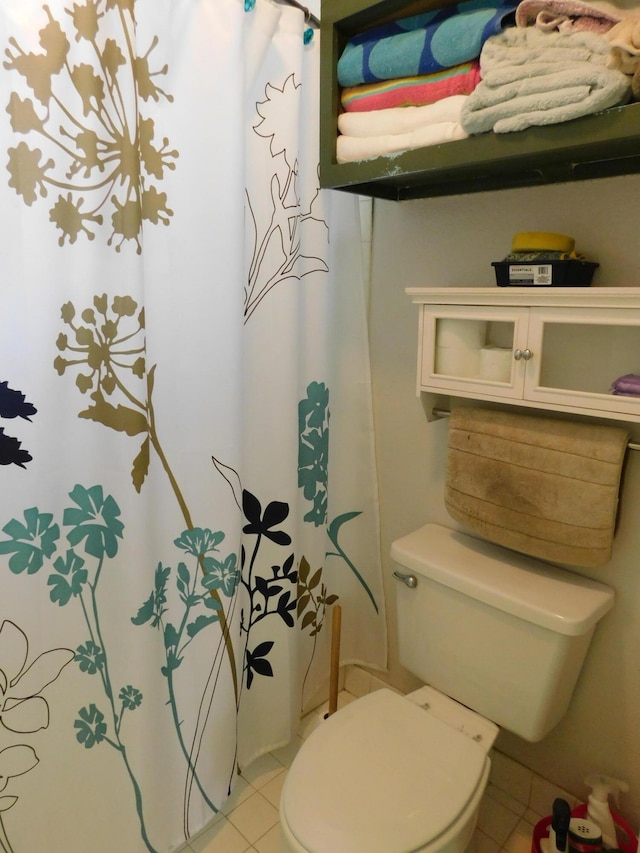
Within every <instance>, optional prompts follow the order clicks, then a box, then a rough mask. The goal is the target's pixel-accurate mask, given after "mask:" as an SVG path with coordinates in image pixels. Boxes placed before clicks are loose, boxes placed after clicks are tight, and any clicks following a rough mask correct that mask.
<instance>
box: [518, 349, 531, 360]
mask: <svg viewBox="0 0 640 853" xmlns="http://www.w3.org/2000/svg"><path fill="white" fill-rule="evenodd" d="M513 357H514V358H515V360H516V361H520V359H521V358H523V359H524V360H525V361H529V359H530V358H533V353H532V352H531V350H530V349H514V351H513Z"/></svg>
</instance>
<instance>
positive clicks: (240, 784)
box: [222, 776, 255, 815]
mask: <svg viewBox="0 0 640 853" xmlns="http://www.w3.org/2000/svg"><path fill="white" fill-rule="evenodd" d="M254 792H255V788H254V787H253V786H252V785H250V784H249V783H248V782H247V780H246V779H244V778H243V777H242V776H238V778H237V779H236V781H235V784H234V786H233V791H232V792H231V796H230V797H229V799H228V800H227V801H226V803H225V804H224V805H223V807H222V813H223V814H224V815H228V814H229V812H231V811H233V809H235V807H236V806H239V805H240V803H242V802H243V801H244V800H246V799H247V797H250V796H251V794H253V793H254Z"/></svg>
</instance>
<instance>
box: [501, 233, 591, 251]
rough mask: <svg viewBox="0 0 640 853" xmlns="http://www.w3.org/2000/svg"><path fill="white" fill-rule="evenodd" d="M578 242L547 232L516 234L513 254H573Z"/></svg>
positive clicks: (512, 247)
mask: <svg viewBox="0 0 640 853" xmlns="http://www.w3.org/2000/svg"><path fill="white" fill-rule="evenodd" d="M575 245H576V241H575V240H574V239H573V237H567V235H566V234H549V233H546V232H545V231H521V232H520V233H519V234H514V236H513V241H512V243H511V251H512V252H544V251H547V252H573V250H574V248H575Z"/></svg>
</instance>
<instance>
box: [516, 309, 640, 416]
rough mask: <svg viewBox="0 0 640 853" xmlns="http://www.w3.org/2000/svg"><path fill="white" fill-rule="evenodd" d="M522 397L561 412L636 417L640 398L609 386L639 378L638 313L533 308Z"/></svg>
mask: <svg viewBox="0 0 640 853" xmlns="http://www.w3.org/2000/svg"><path fill="white" fill-rule="evenodd" d="M528 346H529V349H530V352H531V353H532V357H531V358H530V359H529V361H528V362H527V371H526V378H525V392H524V393H525V397H526V398H527V399H528V400H532V401H539V402H542V403H546V404H554V405H557V406H559V407H560V406H561V407H562V408H563V409H565V410H569V411H575V412H579V411H581V410H590V411H591V410H598V411H600V412H602V413H603V414H605V415H606V414H614V413H617V415H618V417H624V415H625V414H627V415H633V416H634V417H635V418H636V419H637V418H638V417H640V397H630V396H618V395H614V394H612V392H611V386H612V383H613V382H614V381H615V380H616V379H618V378H619V377H620V376H624V375H625V374H628V373H634V374H638V375H640V310H638V309H596V308H532V309H531V316H530V321H529V344H528Z"/></svg>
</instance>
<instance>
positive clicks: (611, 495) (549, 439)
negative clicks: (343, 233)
mask: <svg viewBox="0 0 640 853" xmlns="http://www.w3.org/2000/svg"><path fill="white" fill-rule="evenodd" d="M628 440H629V434H628V433H627V432H626V430H625V429H623V428H621V427H610V426H598V425H596V424H583V423H574V422H571V421H561V420H555V419H551V418H538V417H531V416H527V415H520V414H515V413H511V412H503V411H492V410H489V409H479V408H465V407H461V408H458V409H454V411H453V412H452V413H451V417H450V420H449V446H448V452H447V473H446V482H445V504H446V507H447V510H448V511H449V513H450V514H451V516H452V517H453V518H455V519H456V520H457V521H460V522H461V523H462V524H464V525H465V526H466V527H469V528H470V529H471V530H473V531H475V532H477V533H479V534H480V535H481V536H483V537H484V538H485V539H488V540H490V541H491V542H497V543H498V544H499V545H504V546H506V547H507V548H512V549H513V550H515V551H521V552H522V553H524V554H531V555H532V556H535V557H539V558H541V559H543V560H550V561H552V562H558V563H564V564H566V565H573V566H584V567H594V566H601V565H603V564H605V563H606V562H607V561H608V560H609V559H610V557H611V549H612V545H613V536H614V532H615V522H616V513H617V506H618V493H619V489H620V479H621V473H622V464H623V461H624V454H625V450H626V446H627V442H628Z"/></svg>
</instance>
